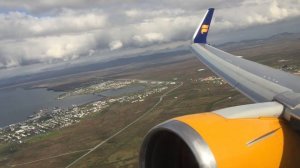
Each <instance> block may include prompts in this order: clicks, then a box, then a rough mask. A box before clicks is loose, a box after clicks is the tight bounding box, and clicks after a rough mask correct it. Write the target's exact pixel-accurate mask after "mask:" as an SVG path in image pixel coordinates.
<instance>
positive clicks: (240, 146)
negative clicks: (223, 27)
mask: <svg viewBox="0 0 300 168" xmlns="http://www.w3.org/2000/svg"><path fill="white" fill-rule="evenodd" d="M282 112H283V106H282V105H281V104H279V103H277V102H268V103H258V104H252V105H244V106H236V107H232V108H226V109H222V110H218V111H215V112H211V113H200V114H195V115H188V116H183V117H178V118H175V119H172V120H169V121H166V122H164V123H162V124H160V125H158V126H156V127H154V128H153V129H152V130H150V131H149V133H148V134H147V136H146V137H145V139H144V142H143V145H142V147H141V151H140V168H202V167H203V168H214V167H295V166H296V167H297V165H298V166H299V165H300V157H299V156H300V136H299V134H298V133H297V132H295V131H294V130H292V129H291V128H290V127H289V125H287V123H286V122H285V121H284V120H282V119H280V116H281V115H282Z"/></svg>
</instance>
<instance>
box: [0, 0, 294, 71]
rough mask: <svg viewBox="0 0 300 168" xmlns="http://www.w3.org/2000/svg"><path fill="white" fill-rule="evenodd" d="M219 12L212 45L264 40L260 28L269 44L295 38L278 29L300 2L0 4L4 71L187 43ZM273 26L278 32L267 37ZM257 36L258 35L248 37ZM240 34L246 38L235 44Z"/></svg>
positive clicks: (33, 0)
mask: <svg viewBox="0 0 300 168" xmlns="http://www.w3.org/2000/svg"><path fill="white" fill-rule="evenodd" d="M212 6H213V7H216V8H217V10H216V15H215V19H214V20H213V26H212V27H211V32H210V39H211V40H212V41H215V42H218V43H222V42H226V41H230V40H243V39H249V38H255V37H257V38H259V37H260V35H261V33H259V31H260V28H261V29H262V30H261V31H260V32H264V34H265V36H267V35H272V33H279V31H281V32H284V31H289V28H288V27H287V28H284V29H283V30H281V29H278V28H276V26H277V27H280V26H279V25H280V24H282V22H283V21H284V22H285V23H284V24H286V25H289V24H290V23H291V22H292V21H294V20H295V18H299V16H300V2H299V0H287V1H284V2H282V1H278V0H260V1H258V0H257V1H252V0H251V1H250V0H242V1H240V0H239V1H238V0H229V1H222V0H210V1H201V3H199V1H198V0H186V1H180V0H172V1H171V0H148V1H134V0H126V1H124V0H122V1H121V0H111V1H107V0H87V1H84V0H64V1H61V0H52V1H38V0H27V1H21V2H20V1H19V0H10V1H0V25H1V26H0V68H10V67H16V66H20V65H29V64H36V63H46V64H54V63H57V62H61V61H70V60H75V59H79V58H83V57H91V56H94V57H99V58H101V57H104V55H108V54H107V53H110V52H120V51H122V50H127V49H135V48H141V47H142V48H143V47H149V46H152V45H157V44H167V43H172V42H176V41H186V40H189V39H190V38H191V37H192V35H193V33H194V30H195V28H196V27H197V24H198V22H199V21H200V20H201V18H202V15H203V14H204V13H205V10H206V9H207V8H208V7H212ZM289 21H290V22H289ZM265 25H272V28H271V29H270V30H269V31H267V32H266V31H263V27H266V26H265ZM254 28H255V30H256V31H258V32H257V33H251V34H249V33H247V30H252V29H254ZM236 32H243V34H240V35H237V36H235V38H231V37H229V35H230V36H234V35H233V34H234V33H236ZM248 32H252V31H248ZM226 35H227V36H226ZM211 37H212V38H211Z"/></svg>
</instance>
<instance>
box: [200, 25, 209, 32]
mask: <svg viewBox="0 0 300 168" xmlns="http://www.w3.org/2000/svg"><path fill="white" fill-rule="evenodd" d="M208 28H209V25H202V26H201V34H204V33H207V32H208Z"/></svg>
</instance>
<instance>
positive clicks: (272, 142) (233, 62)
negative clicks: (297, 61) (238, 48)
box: [140, 8, 300, 168]
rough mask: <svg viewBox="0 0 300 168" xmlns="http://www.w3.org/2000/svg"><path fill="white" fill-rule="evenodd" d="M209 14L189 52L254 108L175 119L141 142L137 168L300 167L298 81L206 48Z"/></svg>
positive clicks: (259, 65)
mask: <svg viewBox="0 0 300 168" xmlns="http://www.w3.org/2000/svg"><path fill="white" fill-rule="evenodd" d="M213 12H214V9H213V8H210V9H208V11H207V12H206V14H205V17H204V18H203V20H202V22H201V24H200V25H199V27H198V28H197V30H196V32H195V34H194V36H193V42H192V44H191V48H192V50H193V51H194V52H195V54H196V55H197V57H198V58H199V59H200V61H201V62H202V63H203V64H205V65H206V66H207V67H209V68H210V69H211V70H212V71H213V72H214V73H215V74H217V75H218V76H220V77H221V78H223V79H224V80H226V81H227V82H228V83H229V84H230V85H231V86H232V87H234V88H235V89H237V90H239V91H240V92H241V93H243V94H244V95H246V96H247V97H249V98H250V99H252V100H253V101H254V102H256V103H254V104H248V105H242V106H234V107H229V108H224V109H219V110H216V111H212V112H204V113H199V114H193V115H185V116H180V117H176V118H173V119H170V120H168V121H166V122H163V123H161V124H159V125H157V126H155V127H154V128H152V129H151V130H150V131H149V132H148V134H147V136H146V137H145V139H144V141H143V144H142V147H141V150H140V167H141V168H154V167H155V168H161V167H163V168H171V167H177V168H196V167H197V168H198V167H205V168H215V167H295V165H300V159H299V155H300V150H299V148H300V136H299V132H298V133H297V132H296V131H294V129H291V127H290V126H292V127H294V128H296V129H298V130H300V122H299V121H300V117H299V116H300V95H299V93H300V85H299V84H300V79H299V78H298V77H297V76H294V75H292V74H289V73H286V72H283V71H281V70H277V69H273V68H271V67H267V66H265V65H261V64H258V63H256V62H252V61H249V60H246V59H243V58H240V57H237V56H234V55H232V54H229V53H226V52H224V51H222V50H219V49H217V48H215V47H213V46H211V45H209V44H207V35H208V32H209V28H210V23H211V20H212V16H213ZM284 119H285V121H284ZM286 121H288V122H286Z"/></svg>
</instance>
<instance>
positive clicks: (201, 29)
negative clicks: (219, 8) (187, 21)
mask: <svg viewBox="0 0 300 168" xmlns="http://www.w3.org/2000/svg"><path fill="white" fill-rule="evenodd" d="M214 10H215V9H214V8H209V9H208V10H207V12H206V14H205V16H204V18H203V20H202V22H201V23H200V25H199V26H198V28H197V30H196V32H195V34H194V36H193V42H194V43H206V37H207V34H208V30H209V27H210V22H211V19H212V17H213V14H214Z"/></svg>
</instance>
